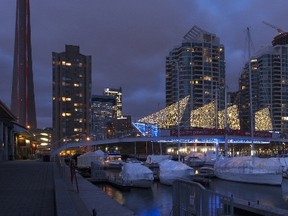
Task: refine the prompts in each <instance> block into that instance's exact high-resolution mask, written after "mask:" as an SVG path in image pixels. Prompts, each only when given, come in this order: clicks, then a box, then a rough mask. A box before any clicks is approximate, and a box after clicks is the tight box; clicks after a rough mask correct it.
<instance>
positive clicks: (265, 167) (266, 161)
mask: <svg viewBox="0 0 288 216" xmlns="http://www.w3.org/2000/svg"><path fill="white" fill-rule="evenodd" d="M214 171H215V175H216V177H218V178H220V179H224V180H229V181H235V182H243V183H253V184H265V185H281V184H282V180H283V177H282V166H281V164H280V162H279V161H277V160H274V159H273V158H258V157H251V156H244V157H231V158H224V159H220V160H218V161H217V162H216V163H215V164H214Z"/></svg>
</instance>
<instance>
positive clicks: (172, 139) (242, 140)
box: [51, 130, 288, 157]
mask: <svg viewBox="0 0 288 216" xmlns="http://www.w3.org/2000/svg"><path fill="white" fill-rule="evenodd" d="M196 131H199V130H196ZM205 131H207V130H205ZM208 131H209V130H208ZM172 134H173V133H172ZM256 135H257V134H256ZM252 140H253V143H255V144H269V143H271V142H279V143H280V142H281V143H283V142H288V139H287V138H285V139H284V138H281V137H273V136H262V137H261V136H258V137H257V136H255V137H253V138H252V137H251V136H249V135H248V136H247V135H246V136H245V135H225V134H224V135H223V133H222V134H220V133H218V134H207V133H206V134H203V133H202V134H199V133H198V134H196V135H195V134H194V135H182V136H178V135H176V136H173V135H172V136H171V135H166V136H157V137H151V136H141V137H120V138H114V139H104V140H96V141H80V142H67V143H65V144H64V145H62V146H61V147H59V148H57V149H54V150H52V151H51V157H55V155H57V154H59V153H60V152H61V151H64V150H68V149H73V148H79V147H88V146H99V145H108V144H116V143H118V144H122V143H137V142H148V143H160V144H161V143H171V144H175V146H177V145H178V144H179V143H180V144H182V143H186V144H187V143H195V144H201V143H206V144H214V145H215V146H218V145H219V144H225V143H228V144H251V143H252Z"/></svg>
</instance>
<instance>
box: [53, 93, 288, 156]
mask: <svg viewBox="0 0 288 216" xmlns="http://www.w3.org/2000/svg"><path fill="white" fill-rule="evenodd" d="M188 100H189V96H187V97H185V98H183V99H182V100H180V101H179V106H178V103H175V104H173V105H170V106H168V107H166V108H165V109H162V110H160V111H158V112H156V113H153V114H151V115H149V116H146V117H144V118H141V119H139V120H138V122H135V123H133V126H134V128H135V129H136V130H137V132H138V134H140V136H138V137H129V136H128V135H127V136H126V137H125V136H122V137H119V138H114V139H104V140H96V141H93V140H92V141H80V142H67V143H64V144H63V145H62V146H61V147H59V148H57V149H54V150H52V151H51V155H52V156H55V155H56V154H59V153H60V152H61V151H64V150H67V149H73V148H78V147H87V146H99V145H109V144H121V143H136V142H148V143H170V144H175V146H177V144H178V145H179V143H186V144H191V143H193V144H200V143H206V144H214V145H216V146H217V145H219V144H251V143H252V142H253V143H255V144H269V143H271V142H275V143H276V142H279V143H285V142H288V139H287V138H282V137H281V136H280V133H279V132H275V131H272V122H271V118H270V114H269V110H268V108H266V109H263V110H260V111H258V112H256V113H255V131H254V132H253V134H251V133H250V132H247V131H242V130H240V123H239V116H238V113H239V112H238V108H237V106H236V105H233V106H230V107H227V112H225V110H221V111H219V112H217V115H216V112H215V106H216V104H215V103H214V102H211V103H209V104H207V105H205V106H203V107H201V108H199V109H197V110H193V111H192V112H191V115H190V116H191V119H190V126H191V128H192V129H182V128H180V129H179V127H178V129H176V128H177V126H178V122H179V119H181V118H182V116H183V113H184V110H185V108H186V106H187V104H188ZM178 114H179V116H178ZM225 115H226V116H227V117H225ZM216 118H217V122H218V127H217V128H216V126H215V121H216ZM225 125H229V129H227V127H225ZM159 128H160V129H159ZM170 128H173V129H170Z"/></svg>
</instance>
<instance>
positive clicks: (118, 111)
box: [103, 88, 123, 118]
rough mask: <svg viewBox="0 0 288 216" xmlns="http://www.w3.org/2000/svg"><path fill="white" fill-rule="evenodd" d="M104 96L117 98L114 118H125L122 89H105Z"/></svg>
mask: <svg viewBox="0 0 288 216" xmlns="http://www.w3.org/2000/svg"><path fill="white" fill-rule="evenodd" d="M103 95H106V96H113V97H115V98H116V105H115V106H114V110H115V112H114V114H115V115H114V118H121V117H122V116H123V113H122V88H119V89H116V88H105V89H104V91H103Z"/></svg>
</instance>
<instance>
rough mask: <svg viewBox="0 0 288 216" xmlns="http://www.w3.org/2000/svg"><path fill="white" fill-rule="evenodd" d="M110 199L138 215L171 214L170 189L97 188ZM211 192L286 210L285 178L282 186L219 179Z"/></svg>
mask: <svg viewBox="0 0 288 216" xmlns="http://www.w3.org/2000/svg"><path fill="white" fill-rule="evenodd" d="M98 187H100V188H102V190H103V191H105V192H106V193H107V194H108V195H109V196H110V197H112V198H113V199H115V200H116V201H117V202H119V203H120V204H121V205H125V206H126V207H127V208H129V209H131V210H132V211H133V212H134V213H135V215H137V216H162V215H165V216H169V215H172V213H171V211H172V187H171V186H166V185H162V184H160V183H159V182H154V184H153V186H152V187H151V188H149V189H145V188H131V191H120V190H118V189H116V188H114V187H112V186H110V185H108V184H102V185H98ZM209 189H210V190H212V191H216V192H217V193H220V194H224V195H227V196H231V194H233V197H238V198H241V199H245V200H247V201H251V202H257V200H259V203H260V204H263V205H267V206H273V207H278V208H283V209H288V179H284V180H283V183H282V186H281V187H280V186H263V185H256V184H243V183H237V182H231V181H224V180H220V179H213V181H212V183H211V184H210V187H209Z"/></svg>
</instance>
